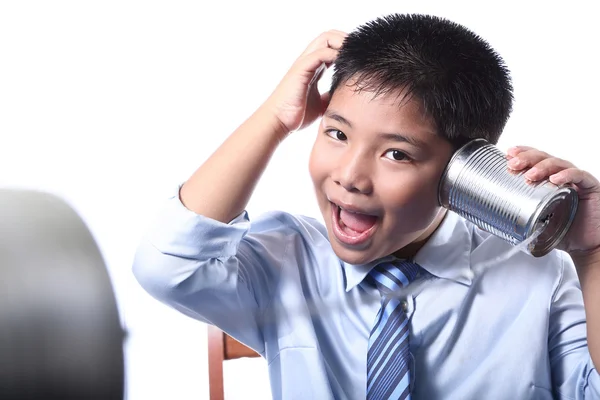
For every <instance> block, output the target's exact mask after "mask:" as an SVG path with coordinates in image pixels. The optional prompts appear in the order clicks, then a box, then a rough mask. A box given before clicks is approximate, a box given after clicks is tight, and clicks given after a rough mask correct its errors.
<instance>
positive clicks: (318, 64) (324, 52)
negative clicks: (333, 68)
mask: <svg viewBox="0 0 600 400" xmlns="http://www.w3.org/2000/svg"><path fill="white" fill-rule="evenodd" d="M337 55H338V51H337V50H334V49H330V48H329V47H324V48H321V49H318V50H315V51H313V52H312V53H310V54H308V55H307V56H306V57H303V58H302V59H300V60H298V67H299V68H301V69H302V70H303V71H306V72H308V73H311V74H314V73H316V72H317V70H318V69H319V68H322V66H323V64H325V66H327V65H331V64H333V62H334V61H335V59H336V58H337ZM324 71H325V70H324V69H323V71H321V72H324Z"/></svg>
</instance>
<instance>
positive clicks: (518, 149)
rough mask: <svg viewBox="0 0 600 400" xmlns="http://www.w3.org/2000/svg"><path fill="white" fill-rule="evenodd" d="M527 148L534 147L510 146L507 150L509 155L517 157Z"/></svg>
mask: <svg viewBox="0 0 600 400" xmlns="http://www.w3.org/2000/svg"><path fill="white" fill-rule="evenodd" d="M527 150H533V147H529V146H513V147H510V148H509V149H508V150H507V151H506V155H508V156H509V157H516V156H518V155H519V153H522V152H524V151H527Z"/></svg>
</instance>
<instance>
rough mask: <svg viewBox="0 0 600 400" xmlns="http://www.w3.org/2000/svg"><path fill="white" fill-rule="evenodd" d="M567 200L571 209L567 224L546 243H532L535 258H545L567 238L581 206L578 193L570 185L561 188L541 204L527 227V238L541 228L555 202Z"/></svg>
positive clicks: (567, 216)
mask: <svg viewBox="0 0 600 400" xmlns="http://www.w3.org/2000/svg"><path fill="white" fill-rule="evenodd" d="M561 195H562V199H565V201H566V202H567V203H568V207H569V209H568V210H567V214H566V215H565V218H566V219H567V222H566V223H565V224H562V227H561V229H560V231H557V232H556V233H555V234H553V235H552V236H551V237H550V239H549V240H546V241H544V242H539V241H538V239H535V240H534V241H533V242H532V243H530V244H529V246H528V249H529V252H530V253H531V255H532V256H534V257H543V256H545V255H546V254H548V253H549V252H550V251H552V249H554V248H555V247H556V246H557V245H558V244H559V243H560V242H561V241H562V240H563V239H564V237H565V236H566V234H567V233H568V232H569V229H570V228H571V225H572V224H573V220H574V219H575V213H576V212H577V207H578V204H579V196H578V194H577V191H576V190H575V189H574V188H573V187H572V186H570V185H565V186H561V187H560V188H559V190H558V191H556V192H554V193H552V194H551V195H548V196H547V197H546V198H545V199H543V201H542V202H541V204H540V206H539V207H538V208H537V210H536V211H535V213H534V214H533V215H532V216H531V218H530V220H529V222H528V226H527V230H526V232H527V234H526V237H529V236H530V235H533V234H534V233H535V231H536V229H537V228H538V226H539V223H540V218H541V217H542V215H543V214H545V213H546V212H547V210H548V208H549V206H551V205H552V203H554V202H555V201H557V200H558V199H560V198H561ZM542 233H543V231H542Z"/></svg>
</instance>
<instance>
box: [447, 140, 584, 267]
mask: <svg viewBox="0 0 600 400" xmlns="http://www.w3.org/2000/svg"><path fill="white" fill-rule="evenodd" d="M507 161H508V160H507V158H506V155H505V154H504V153H502V152H501V151H500V150H499V149H498V148H497V147H496V146H494V145H492V144H490V143H488V142H487V141H485V140H482V139H476V140H474V141H472V142H469V143H467V144H466V145H465V146H463V147H462V148H461V149H459V150H458V151H457V152H456V153H455V154H454V156H453V157H452V159H451V160H450V162H449V163H448V166H447V167H446V170H445V172H444V174H443V176H442V180H441V182H440V190H439V200H440V204H442V205H443V206H444V207H446V208H448V209H450V210H451V211H453V212H456V213H457V214H459V215H460V216H462V217H463V218H465V219H467V220H469V221H471V222H473V223H474V224H476V225H477V226H479V227H480V228H481V229H483V230H485V231H487V232H490V233H492V234H494V235H496V236H499V237H501V238H502V239H504V240H506V241H508V242H509V243H511V244H513V245H516V244H519V243H521V242H523V241H525V240H526V239H528V238H529V237H530V236H532V235H533V234H534V233H536V234H538V235H539V236H538V237H537V238H536V239H535V241H534V242H532V243H531V244H529V246H528V249H527V250H528V251H529V253H530V254H532V255H534V256H536V257H539V256H543V255H545V254H547V253H548V252H549V251H551V250H552V249H553V248H554V247H556V245H558V243H559V242H560V240H562V238H563V237H564V235H565V234H566V232H567V231H568V229H569V227H570V225H571V223H572V221H573V218H574V216H575V212H576V209H577V200H578V199H577V193H576V192H575V190H574V189H573V188H571V187H558V186H556V185H554V184H552V183H551V182H549V181H543V182H539V183H531V182H528V181H527V180H526V179H525V177H524V176H523V174H524V172H520V173H514V172H512V171H511V170H509V169H508V165H507Z"/></svg>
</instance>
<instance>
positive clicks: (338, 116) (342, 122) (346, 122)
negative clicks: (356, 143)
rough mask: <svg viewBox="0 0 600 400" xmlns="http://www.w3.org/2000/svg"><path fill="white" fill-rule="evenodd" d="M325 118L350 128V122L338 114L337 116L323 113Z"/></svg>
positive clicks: (331, 112)
mask: <svg viewBox="0 0 600 400" xmlns="http://www.w3.org/2000/svg"><path fill="white" fill-rule="evenodd" d="M325 116H326V117H328V118H331V119H333V120H335V121H337V122H339V123H340V124H344V125H348V126H349V127H350V128H352V124H351V123H350V121H348V120H347V119H346V118H344V117H342V116H341V115H340V114H337V113H335V112H333V111H327V112H325Z"/></svg>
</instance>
